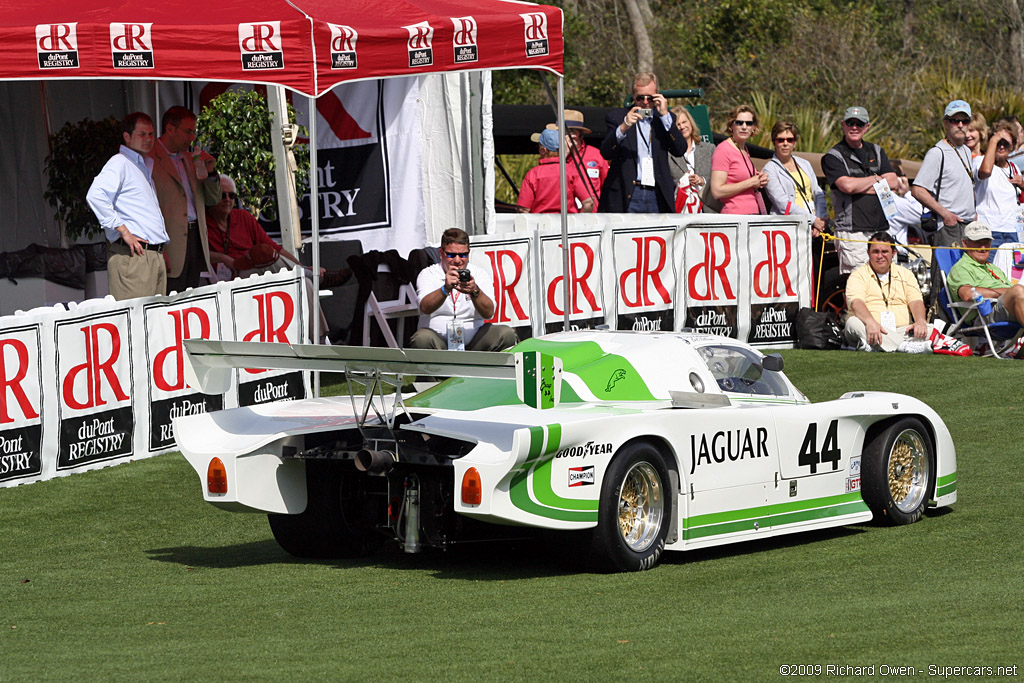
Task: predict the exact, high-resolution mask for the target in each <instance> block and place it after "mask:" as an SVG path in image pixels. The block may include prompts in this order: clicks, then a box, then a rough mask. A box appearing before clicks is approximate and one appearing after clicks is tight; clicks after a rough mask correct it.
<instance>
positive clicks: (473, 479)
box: [462, 467, 481, 505]
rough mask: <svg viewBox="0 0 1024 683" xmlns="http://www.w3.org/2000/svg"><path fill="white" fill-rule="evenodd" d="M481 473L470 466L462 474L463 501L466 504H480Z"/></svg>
mask: <svg viewBox="0 0 1024 683" xmlns="http://www.w3.org/2000/svg"><path fill="white" fill-rule="evenodd" d="M480 490H481V486H480V473H479V472H477V471H476V468H475V467H470V468H469V469H468V470H466V473H465V474H463V475H462V502H463V504H464V505H479V504H480Z"/></svg>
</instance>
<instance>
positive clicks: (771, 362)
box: [761, 353, 784, 372]
mask: <svg viewBox="0 0 1024 683" xmlns="http://www.w3.org/2000/svg"><path fill="white" fill-rule="evenodd" d="M783 366H784V363H783V361H782V356H780V355H779V354H777V353H771V354H768V355H767V356H765V357H764V358H763V359H761V367H763V368H764V369H765V370H771V371H772V372H782V368H783Z"/></svg>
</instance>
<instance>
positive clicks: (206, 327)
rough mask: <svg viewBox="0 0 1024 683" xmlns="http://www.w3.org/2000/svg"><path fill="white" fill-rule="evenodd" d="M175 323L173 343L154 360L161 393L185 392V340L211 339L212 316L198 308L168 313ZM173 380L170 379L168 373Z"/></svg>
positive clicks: (154, 370)
mask: <svg viewBox="0 0 1024 683" xmlns="http://www.w3.org/2000/svg"><path fill="white" fill-rule="evenodd" d="M167 315H168V316H169V317H170V318H171V319H172V320H173V321H174V322H173V324H174V343H173V344H171V345H170V346H168V347H166V348H164V349H161V350H160V351H159V352H158V353H157V354H156V356H155V357H154V358H153V383H154V384H155V385H156V387H157V388H158V389H160V390H161V391H178V390H180V389H184V388H185V386H186V385H185V349H184V346H183V344H182V342H183V341H184V340H185V339H209V338H210V328H211V326H210V316H209V314H208V313H207V312H206V311H205V310H203V309H202V308H198V307H189V308H182V309H179V310H176V311H168V312H167ZM169 370H170V371H171V372H170V377H168V371H169Z"/></svg>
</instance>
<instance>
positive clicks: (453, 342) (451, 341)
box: [448, 287, 466, 351]
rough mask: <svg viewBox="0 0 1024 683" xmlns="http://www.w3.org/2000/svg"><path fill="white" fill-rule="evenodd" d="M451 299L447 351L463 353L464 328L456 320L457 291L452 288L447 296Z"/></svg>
mask: <svg viewBox="0 0 1024 683" xmlns="http://www.w3.org/2000/svg"><path fill="white" fill-rule="evenodd" d="M449 296H450V297H451V299H452V319H451V320H449V321H448V350H449V351H465V350H466V340H465V338H464V336H463V333H464V332H465V328H464V327H463V325H462V323H460V322H459V319H458V307H457V304H458V301H459V290H457V289H455V288H454V287H452V292H451V294H450V295H449Z"/></svg>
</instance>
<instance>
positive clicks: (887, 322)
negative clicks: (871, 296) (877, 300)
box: [875, 272, 896, 332]
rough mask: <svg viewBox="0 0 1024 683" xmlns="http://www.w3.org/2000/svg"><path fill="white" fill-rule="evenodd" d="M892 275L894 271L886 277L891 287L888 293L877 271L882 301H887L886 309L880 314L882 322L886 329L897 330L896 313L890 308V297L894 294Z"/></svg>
mask: <svg viewBox="0 0 1024 683" xmlns="http://www.w3.org/2000/svg"><path fill="white" fill-rule="evenodd" d="M892 277H893V276H892V273H891V272H890V273H889V274H888V277H887V278H886V284H887V286H888V287H889V292H888V294H886V291H885V288H884V287H882V278H880V277H878V273H875V282H877V283H878V291H879V292H881V293H882V301H883V302H884V303H885V310H884V311H882V314H881V316H880V318H881V320H880V323H881V325H882V327H884V328H885V329H887V330H892V331H894V332H895V331H896V314H895V313H894V312H892V311H890V310H889V297H890V296H892Z"/></svg>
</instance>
